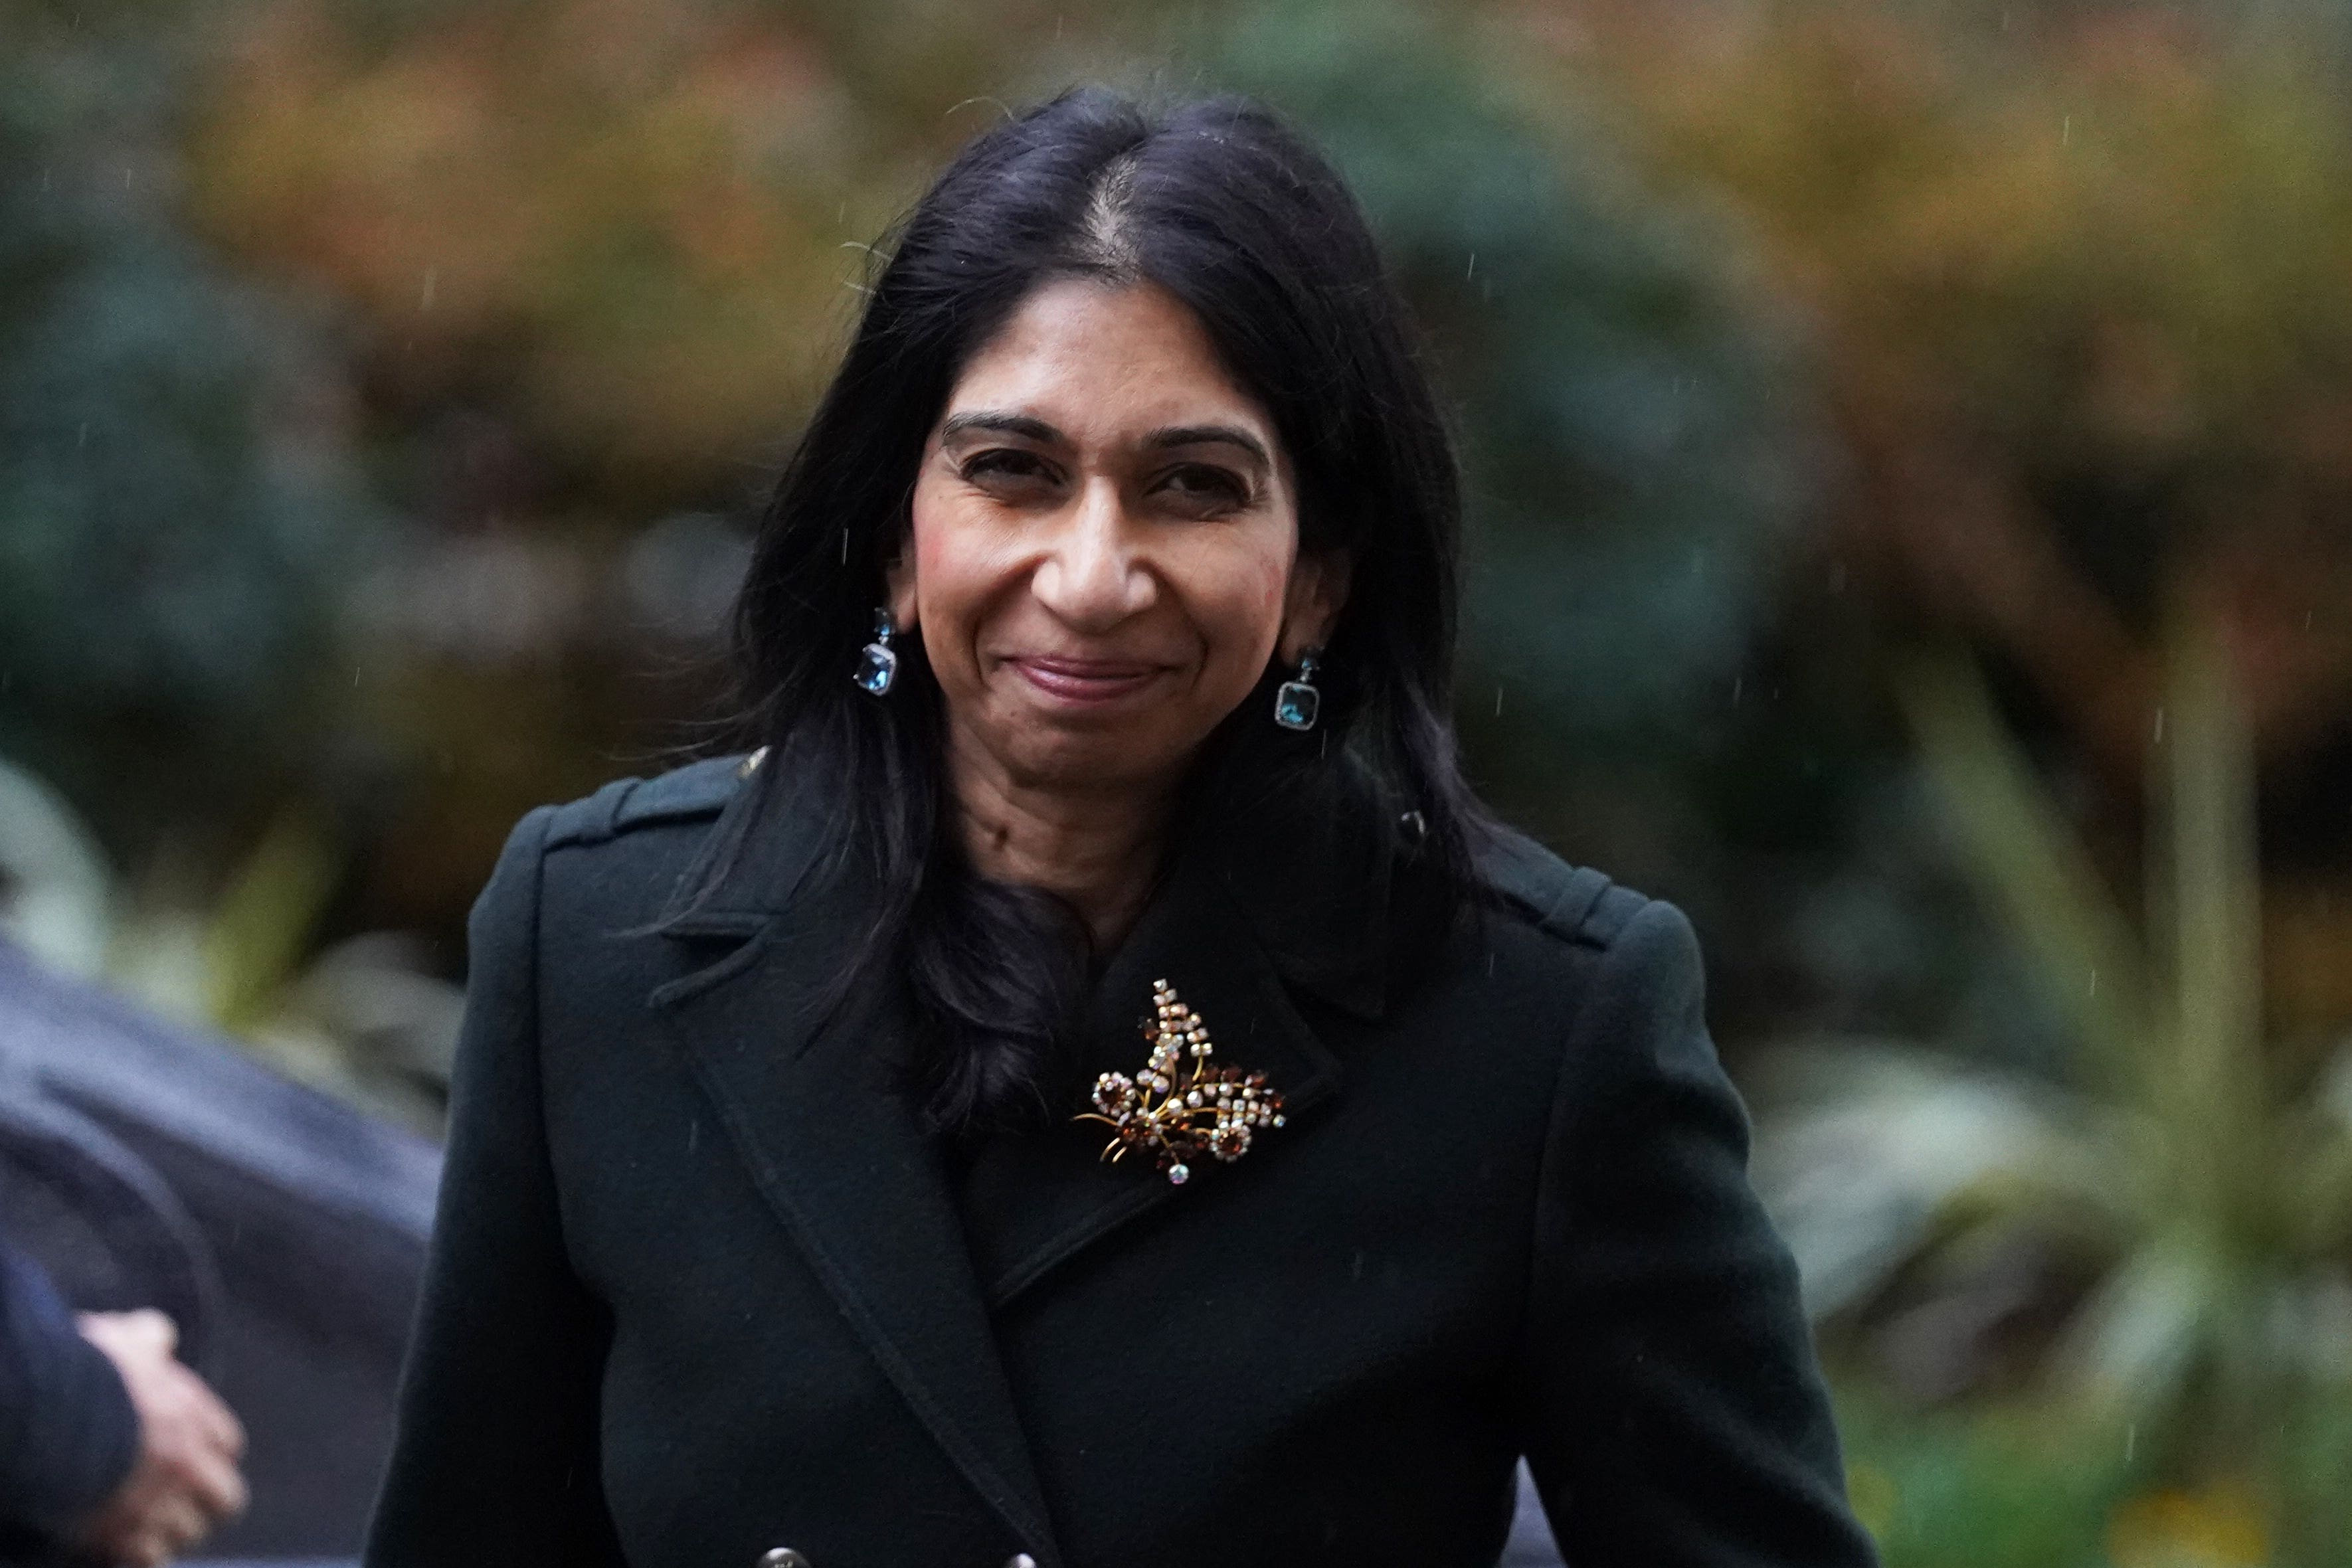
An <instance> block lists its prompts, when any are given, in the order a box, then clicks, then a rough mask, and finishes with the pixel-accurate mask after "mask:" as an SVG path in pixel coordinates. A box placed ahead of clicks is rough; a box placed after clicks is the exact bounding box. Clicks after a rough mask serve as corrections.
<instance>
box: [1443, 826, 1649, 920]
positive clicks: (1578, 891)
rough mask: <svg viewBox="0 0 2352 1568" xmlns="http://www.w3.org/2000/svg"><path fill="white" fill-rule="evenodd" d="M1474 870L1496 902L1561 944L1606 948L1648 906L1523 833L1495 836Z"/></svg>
mask: <svg viewBox="0 0 2352 1568" xmlns="http://www.w3.org/2000/svg"><path fill="white" fill-rule="evenodd" d="M1478 869H1479V872H1480V873H1481V874H1482V875H1483V876H1484V878H1485V880H1486V886H1487V887H1488V888H1489V889H1491V890H1492V891H1493V893H1494V894H1495V897H1496V901H1497V902H1498V903H1499V904H1501V905H1502V906H1503V907H1504V908H1505V909H1507V910H1508V911H1510V912H1511V913H1513V914H1515V915H1519V916H1520V917H1521V918H1523V919H1525V920H1526V921H1528V924H1530V925H1534V926H1536V927H1537V928H1538V929H1539V930H1542V931H1545V932H1547V933H1549V934H1550V935H1551V936H1557V937H1559V938H1560V939H1561V940H1562V941H1567V942H1577V943H1581V944H1583V945H1584V946H1590V947H1606V946H1609V945H1610V944H1611V943H1612V942H1613V941H1615V940H1616V939H1617V933H1618V932H1620V931H1622V930H1623V929H1624V928H1625V923H1626V922H1627V921H1629V920H1631V919H1633V916H1634V915H1636V914H1638V913H1640V912H1641V910H1642V908H1643V906H1644V905H1645V904H1648V903H1649V902H1650V899H1649V896H1648V895H1647V894H1642V893H1637V892H1635V891H1634V890H1633V889H1632V888H1630V887H1626V886H1624V885H1623V884H1622V883H1617V882H1615V881H1613V880H1612V879H1611V878H1610V877H1609V876H1608V875H1607V874H1606V873H1601V872H1597V871H1595V870H1593V869H1592V868H1591V866H1583V865H1570V864H1569V863H1568V862H1566V861H1564V860H1562V859H1560V858H1559V856H1558V855H1556V854H1554V853H1552V852H1550V851H1549V850H1548V849H1546V848H1544V847H1543V846H1542V845H1541V844H1539V843H1538V842H1536V841H1535V840H1533V839H1531V838H1528V836H1527V835H1526V834H1525V833H1520V832H1515V831H1511V830H1509V829H1505V830H1503V831H1500V832H1498V833H1496V834H1495V835H1494V836H1493V837H1492V838H1491V839H1490V840H1489V841H1488V842H1487V844H1486V847H1485V848H1484V849H1482V850H1481V851H1480V852H1479V855H1478Z"/></svg>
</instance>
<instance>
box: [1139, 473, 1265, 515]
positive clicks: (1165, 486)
mask: <svg viewBox="0 0 2352 1568" xmlns="http://www.w3.org/2000/svg"><path fill="white" fill-rule="evenodd" d="M1160 488H1161V489H1162V490H1165V491H1167V492H1169V493H1170V494H1171V495H1173V496H1174V497H1176V498H1177V499H1179V500H1181V501H1183V502H1185V503H1186V504H1188V505H1190V506H1193V507H1215V508H1224V509H1230V508H1232V507H1240V506H1243V505H1245V504H1246V503H1247V502H1248V500H1249V498H1250V495H1249V486H1247V485H1246V484H1244V483H1243V481H1242V478H1241V476H1239V475H1237V474H1234V473H1230V472H1228V471H1227V470H1225V469H1223V468H1213V467H1211V466H1210V465H1207V464H1204V463H1187V464H1184V465H1181V466H1180V467H1176V468H1171V469H1170V470H1169V471H1168V474H1167V476H1166V477H1165V478H1163V479H1162V480H1161V481H1160Z"/></svg>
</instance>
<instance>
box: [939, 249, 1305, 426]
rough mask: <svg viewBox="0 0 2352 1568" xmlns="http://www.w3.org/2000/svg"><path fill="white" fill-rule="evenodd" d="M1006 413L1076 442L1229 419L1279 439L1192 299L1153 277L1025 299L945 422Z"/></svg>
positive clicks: (1051, 286)
mask: <svg viewBox="0 0 2352 1568" xmlns="http://www.w3.org/2000/svg"><path fill="white" fill-rule="evenodd" d="M982 413H985V414H1010V415H1014V416H1017V417H1020V418H1024V419H1028V420H1034V421H1036V422H1038V423H1041V424H1043V425H1046V426H1050V427H1051V428H1052V429H1053V430H1055V431H1056V432H1058V433H1060V434H1063V435H1064V436H1065V437H1066V438H1067V439H1069V440H1071V441H1073V442H1076V443H1077V444H1082V445H1085V444H1124V443H1131V442H1134V441H1138V440H1140V439H1143V438H1144V437H1145V436H1146V435H1148V434H1151V433H1154V432H1159V431H1165V430H1170V429H1178V428H1184V427H1212V426H1219V425H1223V426H1228V427H1232V428H1234V429H1237V430H1240V431H1244V432H1246V433H1248V434H1251V435H1253V436H1255V438H1256V440H1257V441H1258V443H1259V444H1262V445H1263V447H1264V448H1265V450H1266V451H1268V452H1271V451H1274V450H1275V449H1276V442H1275V430H1274V423H1273V421H1272V420H1271V419H1269V418H1268V417H1267V415H1266V413H1265V410H1264V409H1263V408H1261V407H1259V405H1258V403H1257V401H1256V400H1255V398H1253V397H1251V396H1250V395H1249V394H1248V393H1247V392H1244V391H1243V390H1242V389H1241V387H1240V386H1238V385H1237V384H1236V383H1235V382H1234V380H1233V378H1232V376H1231V375H1230V374H1229V373H1228V372H1227V371H1226V370H1225V368H1224V365H1223V361H1222V360H1221V359H1220V358H1219V356H1218V354H1217V351H1216V348H1215V345H1214V344H1213V342H1212V341H1211V340H1210V338H1209V334H1208V331H1207V329H1205V328H1204V327H1203V326H1202V323H1201V319H1200V318H1199V317H1198V316H1197V315H1196V314H1194V313H1193V311H1192V308H1190V307H1188V306H1186V305H1185V304H1184V303H1183V302H1182V301H1181V300H1179V299H1178V298H1176V297H1175V296H1174V295H1172V294H1171V293H1169V292H1168V291H1167V290H1166V289H1164V288H1161V287H1158V286H1157V285H1155V284H1150V283H1137V284H1125V285H1117V286H1113V285H1108V284H1104V283H1100V282H1097V281H1094V280H1091V279H1086V278H1061V279H1057V280H1055V281H1054V282H1052V283H1048V284H1046V285H1045V286H1044V287H1040V288H1038V289H1036V290H1035V291H1034V292H1033V293H1032V294H1030V295H1029V297H1028V298H1025V299H1024V300H1023V301H1022V303H1021V305H1020V306H1019V307H1018V308H1016V309H1015V310H1014V311H1013V314H1012V316H1011V317H1009V318H1008V319H1006V321H1005V323H1004V325H1003V327H1002V328H1001V329H998V330H997V332H996V333H995V334H994V335H993V336H992V337H991V338H990V339H989V340H987V341H986V342H984V343H982V345H981V347H980V348H979V349H978V350H976V351H974V353H973V354H972V356H971V359H970V360H969V361H967V362H966V363H965V365H964V368H963V372H962V374H961V375H960V376H958V377H957V379H956V382H955V386H954V387H953V389H952V390H951V391H950V393H949V395H948V401H947V405H946V407H945V408H944V409H943V410H942V411H941V414H940V423H941V427H942V428H946V427H947V426H948V424H949V423H950V421H953V422H955V423H958V424H964V425H969V424H970V423H971V416H972V415H975V414H982Z"/></svg>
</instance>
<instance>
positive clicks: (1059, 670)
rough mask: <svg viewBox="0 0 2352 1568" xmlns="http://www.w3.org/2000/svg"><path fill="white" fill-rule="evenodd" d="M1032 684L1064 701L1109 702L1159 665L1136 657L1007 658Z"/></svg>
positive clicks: (1146, 681) (1145, 680) (1138, 686)
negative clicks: (1144, 661)
mask: <svg viewBox="0 0 2352 1568" xmlns="http://www.w3.org/2000/svg"><path fill="white" fill-rule="evenodd" d="M1005 662H1006V663H1007V664H1011V665H1012V666H1013V668H1014V669H1015V670H1018V671H1019V672H1020V673H1021V674H1022V677H1023V678H1024V679H1025V680H1026V681H1028V683H1029V684H1030V685H1032V686H1033V687H1034V688H1035V689H1036V690H1038V691H1039V692H1042V693H1044V694H1045V695H1046V696H1048V697H1051V698H1053V699H1055V701H1057V702H1064V703H1088V704H1091V703H1108V702H1116V701H1118V699H1119V698H1120V697H1124V696H1129V695H1133V694H1134V693H1136V692H1139V691H1140V690H1142V689H1143V688H1144V687H1145V686H1146V685H1150V683H1151V680H1152V677H1154V676H1155V675H1157V674H1160V665H1158V664H1144V663H1142V662H1140V661H1139V660H1133V659H1067V658H1060V657H1055V656H1051V655H1039V654H1032V655H1028V656H1024V657H1014V658H1011V659H1008V660H1006V661H1005Z"/></svg>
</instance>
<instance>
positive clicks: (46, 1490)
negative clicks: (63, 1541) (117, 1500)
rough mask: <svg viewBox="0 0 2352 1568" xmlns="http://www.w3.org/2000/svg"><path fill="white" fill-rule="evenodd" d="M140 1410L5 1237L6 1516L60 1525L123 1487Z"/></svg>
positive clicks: (0, 1322)
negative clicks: (135, 1408)
mask: <svg viewBox="0 0 2352 1568" xmlns="http://www.w3.org/2000/svg"><path fill="white" fill-rule="evenodd" d="M138 1457H139V1415H138V1412H137V1411H136V1410H134V1409H133V1408H132V1407H131V1396H130V1393H129V1392H128V1391H127V1390H126V1389H124V1387H123V1386H122V1378H121V1375H120V1374H119V1373H117V1372H116V1371H115V1370H114V1364H113V1363H112V1362H110V1361H109V1360H108V1359H107V1358H106V1355H105V1353H104V1352H102V1351H100V1349H99V1348H98V1347H97V1346H96V1345H94V1344H91V1343H89V1341H88V1340H86V1339H84V1338H82V1337H81V1333H80V1332H79V1330H77V1329H76V1328H75V1327H74V1319H73V1313H72V1312H70V1311H69V1310H68V1308H67V1306H66V1304H65V1302H64V1301H61V1300H59V1299H58V1293H57V1291H56V1290H55V1289H54V1288H53V1287H52V1286H51V1285H50V1283H49V1281H48V1277H47V1275H46V1274H44V1273H42V1271H41V1269H40V1266H39V1265H38V1264H37V1263H35V1262H34V1261H33V1260H31V1259H29V1258H27V1257H26V1256H25V1255H24V1254H23V1253H21V1252H19V1251H17V1250H16V1249H14V1248H12V1247H10V1246H8V1245H7V1243H5V1241H0V1522H5V1523H6V1524H9V1525H13V1526H16V1527H18V1528H29V1529H34V1530H46V1531H62V1530H64V1529H66V1528H67V1527H68V1526H70V1525H71V1524H73V1523H75V1522H76V1521H79V1520H80V1519H81V1518H82V1516H84V1515H86V1514H88V1513H89V1512H90V1511H92V1510H93V1509H95V1508H96V1507H97V1506H98V1505H99V1504H100V1503H101V1502H103V1501H105V1500H106V1499H107V1498H108V1497H109V1496H110V1494H111V1493H112V1492H113V1490H114V1489H115V1488H116V1487H118V1486H120V1485H121V1484H122V1480H123V1478H124V1477H126V1476H128V1475H129V1474H130V1473H131V1464H132V1463H133V1461H135V1460H136V1459H137V1458H138Z"/></svg>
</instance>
